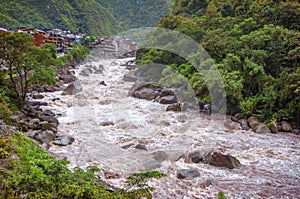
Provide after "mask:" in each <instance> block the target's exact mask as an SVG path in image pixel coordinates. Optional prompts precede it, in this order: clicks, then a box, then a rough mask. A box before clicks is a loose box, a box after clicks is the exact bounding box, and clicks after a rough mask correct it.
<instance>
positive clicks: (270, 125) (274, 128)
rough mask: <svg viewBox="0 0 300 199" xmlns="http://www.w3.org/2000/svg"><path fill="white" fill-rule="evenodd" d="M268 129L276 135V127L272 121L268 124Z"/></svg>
mask: <svg viewBox="0 0 300 199" xmlns="http://www.w3.org/2000/svg"><path fill="white" fill-rule="evenodd" d="M268 128H269V129H270V131H271V132H272V133H278V126H277V124H276V122H275V121H272V122H270V123H269V124H268Z"/></svg>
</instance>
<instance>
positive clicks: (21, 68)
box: [0, 33, 55, 107]
mask: <svg viewBox="0 0 300 199" xmlns="http://www.w3.org/2000/svg"><path fill="white" fill-rule="evenodd" d="M0 60H1V66H0V71H1V72H2V73H4V74H8V76H9V80H10V83H11V84H10V85H9V87H10V88H11V90H12V91H13V92H14V93H13V96H15V97H11V99H15V103H17V104H18V105H19V107H22V106H23V104H24V102H25V98H26V94H27V92H28V89H29V88H30V86H31V85H33V84H36V83H38V84H40V85H43V84H47V85H53V84H55V81H54V70H53V68H51V65H53V64H55V59H54V58H53V57H52V55H51V50H50V49H49V46H44V47H42V48H38V47H36V46H35V45H34V42H33V37H32V36H30V35H27V34H23V33H0Z"/></svg>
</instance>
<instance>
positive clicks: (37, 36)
mask: <svg viewBox="0 0 300 199" xmlns="http://www.w3.org/2000/svg"><path fill="white" fill-rule="evenodd" d="M0 32H11V33H14V32H22V33H26V34H29V35H32V36H33V37H34V42H35V45H36V46H41V45H43V44H46V43H53V44H55V45H56V48H57V53H58V54H59V55H62V54H63V53H64V52H65V51H67V50H71V49H72V43H77V44H81V45H84V46H86V47H88V48H89V49H93V48H95V47H96V46H97V45H99V44H100V43H113V44H114V46H115V47H116V50H117V51H118V52H119V53H120V54H121V55H125V54H127V53H128V52H129V53H130V54H131V55H133V54H135V50H136V43H135V42H133V41H131V40H128V39H124V38H123V37H121V36H115V37H114V36H113V37H108V36H99V37H90V36H88V35H85V34H83V33H73V32H71V31H66V30H61V29H45V30H39V29H35V28H25V27H19V28H15V29H6V28H2V27H0Z"/></svg>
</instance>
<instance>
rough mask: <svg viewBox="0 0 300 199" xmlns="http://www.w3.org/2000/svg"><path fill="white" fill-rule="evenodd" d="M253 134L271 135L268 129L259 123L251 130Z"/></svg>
mask: <svg viewBox="0 0 300 199" xmlns="http://www.w3.org/2000/svg"><path fill="white" fill-rule="evenodd" d="M252 130H253V131H254V132H255V133H259V134H262V133H271V131H270V129H269V128H268V127H267V125H265V124H264V123H259V124H257V125H256V126H254V127H253V129H252Z"/></svg>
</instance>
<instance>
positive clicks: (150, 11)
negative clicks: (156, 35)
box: [96, 0, 173, 29]
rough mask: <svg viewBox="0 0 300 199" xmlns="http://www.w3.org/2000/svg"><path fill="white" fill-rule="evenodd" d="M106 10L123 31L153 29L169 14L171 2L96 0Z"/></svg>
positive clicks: (171, 0) (159, 0)
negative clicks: (142, 28) (139, 28)
mask: <svg viewBox="0 0 300 199" xmlns="http://www.w3.org/2000/svg"><path fill="white" fill-rule="evenodd" d="M96 1H97V2H99V3H100V4H101V5H102V6H103V7H105V8H107V9H108V10H109V11H110V12H111V13H112V14H113V15H114V16H115V18H116V19H118V21H119V22H120V26H121V27H122V28H123V29H130V28H138V27H153V26H155V25H156V23H157V22H158V21H159V19H160V18H161V17H163V16H164V15H165V14H167V13H169V12H170V7H171V3H172V2H173V0H126V1H124V0H113V1H112V0H96Z"/></svg>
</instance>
